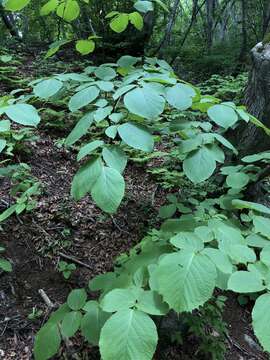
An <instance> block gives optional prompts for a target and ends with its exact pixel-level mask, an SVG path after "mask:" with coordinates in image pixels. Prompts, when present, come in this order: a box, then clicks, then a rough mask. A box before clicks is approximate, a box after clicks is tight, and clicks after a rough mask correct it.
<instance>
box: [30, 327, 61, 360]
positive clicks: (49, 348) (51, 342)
mask: <svg viewBox="0 0 270 360" xmlns="http://www.w3.org/2000/svg"><path fill="white" fill-rule="evenodd" d="M60 344H61V336H60V333H59V329H58V325H57V324H55V323H47V324H46V325H44V326H43V327H42V328H41V329H40V330H39V331H38V332H37V335H36V337H35V345H34V355H35V359H36V360H48V359H50V358H52V357H53V356H54V355H56V354H57V352H58V350H59V348H60Z"/></svg>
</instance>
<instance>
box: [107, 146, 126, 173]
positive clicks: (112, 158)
mask: <svg viewBox="0 0 270 360" xmlns="http://www.w3.org/2000/svg"><path fill="white" fill-rule="evenodd" d="M102 156H103V159H104V161H105V163H106V164H107V166H108V167H111V168H113V169H115V170H117V171H118V172H119V173H120V174H121V173H122V172H123V171H124V170H125V167H126V165H127V156H126V154H125V153H124V151H123V150H122V149H121V148H120V147H119V146H114V145H111V146H108V147H105V148H104V149H103V150H102Z"/></svg>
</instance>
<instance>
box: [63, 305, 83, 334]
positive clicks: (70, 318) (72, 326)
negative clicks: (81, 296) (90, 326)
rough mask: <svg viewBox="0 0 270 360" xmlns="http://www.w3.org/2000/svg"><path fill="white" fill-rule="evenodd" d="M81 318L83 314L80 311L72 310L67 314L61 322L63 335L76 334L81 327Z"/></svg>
mask: <svg viewBox="0 0 270 360" xmlns="http://www.w3.org/2000/svg"><path fill="white" fill-rule="evenodd" d="M81 320H82V314H81V313H80V312H79V311H71V312H69V313H68V314H66V315H65V317H64V319H63V321H62V324H61V332H62V335H63V336H65V337H67V338H69V337H72V336H73V335H75V333H76V331H77V330H79V328H80V325H81Z"/></svg>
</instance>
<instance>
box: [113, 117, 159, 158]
mask: <svg viewBox="0 0 270 360" xmlns="http://www.w3.org/2000/svg"><path fill="white" fill-rule="evenodd" d="M118 133H119V136H120V137H121V139H122V140H123V141H124V142H125V143H126V144H127V145H129V146H131V147H133V148H134V149H139V150H143V151H146V152H150V151H152V150H153V148H154V139H153V136H152V135H151V134H150V133H149V132H148V130H147V128H146V127H144V126H141V125H137V124H134V123H125V124H122V125H120V126H119V127H118Z"/></svg>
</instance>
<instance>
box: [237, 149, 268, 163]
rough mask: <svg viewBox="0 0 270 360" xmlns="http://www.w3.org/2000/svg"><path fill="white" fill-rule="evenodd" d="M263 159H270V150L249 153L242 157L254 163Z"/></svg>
mask: <svg viewBox="0 0 270 360" xmlns="http://www.w3.org/2000/svg"><path fill="white" fill-rule="evenodd" d="M261 160H270V152H269V151H265V152H261V153H258V154H253V155H248V156H245V157H243V158H242V161H243V162H245V163H253V162H256V161H261Z"/></svg>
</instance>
